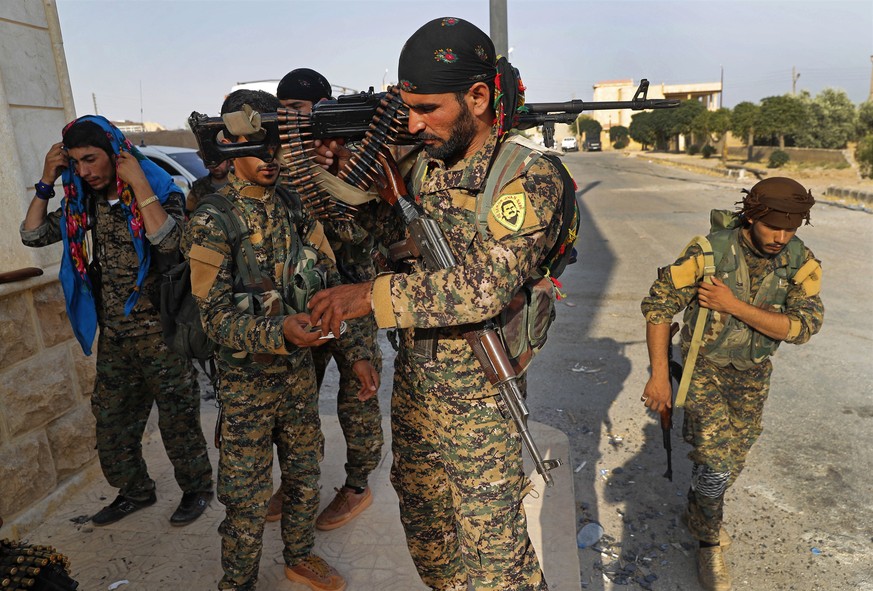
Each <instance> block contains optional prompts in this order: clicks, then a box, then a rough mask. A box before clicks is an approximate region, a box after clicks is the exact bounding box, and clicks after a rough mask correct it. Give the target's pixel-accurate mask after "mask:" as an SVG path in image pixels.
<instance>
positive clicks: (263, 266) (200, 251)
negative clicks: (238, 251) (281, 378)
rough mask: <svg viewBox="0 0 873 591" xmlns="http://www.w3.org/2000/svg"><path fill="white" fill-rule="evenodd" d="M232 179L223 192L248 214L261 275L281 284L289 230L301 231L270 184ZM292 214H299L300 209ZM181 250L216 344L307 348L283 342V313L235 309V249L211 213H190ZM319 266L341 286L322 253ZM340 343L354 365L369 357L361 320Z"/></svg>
mask: <svg viewBox="0 0 873 591" xmlns="http://www.w3.org/2000/svg"><path fill="white" fill-rule="evenodd" d="M228 178H229V179H230V182H229V183H228V185H227V186H226V187H224V188H223V189H221V191H220V193H222V194H224V195H227V196H229V197H231V198H233V199H234V200H235V202H236V205H237V207H238V208H239V210H240V211H241V212H242V214H243V216H244V217H245V220H244V222H245V225H246V226H247V227H248V229H249V231H250V232H251V242H252V246H253V248H254V253H255V258H256V259H257V261H258V263H259V267H260V272H261V274H262V275H263V276H264V277H265V278H269V279H270V280H271V281H272V283H273V285H274V286H281V285H282V276H283V271H284V267H285V264H286V261H287V260H288V258H289V255H290V249H291V246H292V234H291V233H292V232H293V233H298V232H299V229H298V227H297V226H296V225H295V223H294V222H293V220H292V215H289V212H288V210H287V208H286V206H285V205H284V204H283V203H282V201H281V200H280V199H279V198H278V197H277V196H276V194H275V190H274V189H273V188H272V187H270V188H264V187H260V186H258V185H255V184H252V183H248V182H246V181H243V180H241V179H239V178H237V177H236V176H235V175H233V173H231V174H229V175H228ZM292 214H293V215H295V216H299V215H301V214H300V212H292ZM298 235H299V234H298ZM183 252H185V253H186V256H188V257H189V259H190V261H191V290H192V293H193V294H194V297H195V298H196V299H197V302H198V304H199V305H200V314H201V318H202V320H203V325H204V328H205V329H206V333H207V334H208V335H209V336H210V337H211V338H212V339H213V340H214V341H215V342H217V343H218V344H220V345H222V346H224V347H228V348H230V349H233V350H235V351H246V352H250V353H270V354H278V355H294V354H298V353H301V352H302V351H303V350H301V349H297V348H296V347H295V346H294V345H292V344H290V343H288V342H286V341H285V337H284V334H283V331H282V324H283V321H284V319H285V316H286V313H285V312H282V313H280V314H279V315H275V316H264V315H262V314H253V313H252V312H251V311H242V310H240V309H239V308H238V307H237V305H236V304H235V300H234V293H235V291H236V289H235V287H234V283H235V280H237V279H238V278H237V277H235V275H234V268H235V253H233V252H231V244H229V243H228V241H227V237H226V236H225V234H224V231H223V230H222V229H221V228H220V227H219V225H218V223H217V222H216V221H215V220H214V219H213V218H212V217H211V216H210V214H209V213H208V212H206V211H197V212H195V213H194V215H192V217H191V220H190V221H189V222H188V227H187V228H186V232H185V236H184V240H183ZM295 262H296V261H295ZM317 265H319V266H320V267H322V268H323V269H324V270H325V271H326V274H327V283H328V285H329V286H334V285H339V284H340V277H339V274H338V273H337V271H336V266H335V265H334V264H333V262H332V261H331V260H330V259H329V258H327V256H325V255H324V254H323V253H322V252H320V251H318V261H317ZM278 289H281V287H278ZM337 346H338V347H341V348H343V349H344V351H345V354H346V355H347V357H348V359H350V360H351V362H352V363H354V362H355V361H358V360H360V359H369V358H370V355H371V354H370V352H369V349H368V347H367V343H366V339H365V338H364V337H363V336H362V334H361V327H360V323H359V322H349V330H348V331H347V332H346V334H345V335H344V336H343V337H342V338H340V339H338V341H337Z"/></svg>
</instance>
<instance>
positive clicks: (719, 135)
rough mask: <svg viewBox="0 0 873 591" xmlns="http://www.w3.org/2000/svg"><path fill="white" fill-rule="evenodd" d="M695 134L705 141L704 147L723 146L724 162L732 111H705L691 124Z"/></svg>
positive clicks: (723, 109) (722, 109)
mask: <svg viewBox="0 0 873 591" xmlns="http://www.w3.org/2000/svg"><path fill="white" fill-rule="evenodd" d="M691 125H692V128H693V130H694V134H695V135H696V136H699V137H700V138H701V139H702V140H703V145H704V146H710V145H713V144H720V145H721V153H722V156H721V157H722V160H724V159H725V158H726V157H727V137H726V136H727V132H728V131H729V130H730V128H731V111H730V109H725V108H721V109H717V110H715V111H709V110H706V109H704V110H703V111H701V112H700V113H698V114H697V116H696V117H695V118H694V121H692V122H691Z"/></svg>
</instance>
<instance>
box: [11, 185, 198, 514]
mask: <svg viewBox="0 0 873 591" xmlns="http://www.w3.org/2000/svg"><path fill="white" fill-rule="evenodd" d="M95 209H96V215H95V216H94V220H95V221H94V225H93V227H92V228H91V230H92V236H93V237H94V242H95V253H94V258H95V260H96V261H98V262H99V266H100V270H101V279H100V281H99V284H100V288H99V290H97V291H98V294H99V297H97V298H96V300H97V302H96V304H97V318H98V323H99V326H100V336H99V338H98V344H97V381H96V384H95V386H94V393H93V394H92V396H91V409H92V411H93V412H94V416H95V417H96V418H97V452H98V456H99V458H100V465H101V467H102V469H103V474H104V475H105V476H106V480H107V481H108V482H109V484H111V485H112V486H114V487H117V488H119V489H121V490H120V494H121V495H123V496H125V497H128V498H131V499H135V500H143V499H146V498H148V497H149V496H150V494H151V492H152V491H153V490H154V489H155V483H154V481H153V480H152V479H151V478H150V477H149V474H148V470H147V468H146V465H145V461H144V460H143V457H142V435H143V431H144V430H145V425H146V421H147V420H148V417H149V412H150V411H151V408H152V404H153V403H156V404H157V406H158V424H159V426H160V430H161V439H162V440H163V443H164V447H165V448H166V450H167V455H168V456H169V458H170V461H171V462H172V463H173V467H174V469H175V477H176V481H177V482H178V483H179V487H180V488H181V489H182V491H183V492H185V493H196V492H207V491H211V490H212V466H211V465H210V463H209V459H208V457H207V456H206V440H205V438H204V437H203V430H202V429H201V427H200V397H199V395H198V391H197V383H196V378H195V374H194V368H193V366H192V364H191V361H190V360H189V359H186V358H184V357H181V356H179V355H178V354H176V353H174V352H172V351H170V350H169V349H168V348H167V346H166V345H165V344H164V340H163V336H162V333H161V323H160V313H159V311H158V310H157V309H156V308H155V306H154V304H153V302H152V300H153V296H154V295H155V294H156V291H157V288H158V283H159V280H160V275H159V272H158V267H159V266H160V259H161V257H162V256H167V257H169V258H170V259H171V260H173V259H174V254H175V253H177V252H178V249H179V241H180V237H181V233H182V231H181V227H182V225H181V224H182V219H183V218H182V215H183V212H182V196H181V195H180V194H178V193H173V194H171V195H170V197H169V199H168V200H167V202H166V203H165V204H164V209H165V210H166V211H167V213H168V214H169V216H170V217H169V218H168V219H167V221H166V222H165V223H164V225H163V226H162V227H161V228H160V229H159V230H158V231H157V232H156V233H155V234H152V235H148V239H149V241H150V243H151V248H152V262H151V267H150V269H149V274H148V276H147V277H146V279H145V281H144V283H143V286H142V291H143V295H148V296H150V297H141V298H139V300H138V302H137V304H136V307H135V308H134V309H133V311H132V312H131V313H130V315H129V316H125V315H124V303H125V300H126V299H127V297H128V296H129V295H130V292H131V290H132V289H133V286H134V285H135V283H136V277H137V271H138V268H139V261H138V259H137V256H136V252H135V251H134V248H133V245H132V244H131V238H130V230H129V229H128V223H127V217H126V215H125V214H124V212H123V211H122V209H121V206H120V205H118V204H116V205H109V203H108V202H106V201H105V200H102V199H101V200H100V201H99V202H98V203H97V204H96V206H95ZM60 219H61V212H60V210H58V211H55V212H53V213H51V214H49V215H48V217H47V218H46V221H45V223H44V224H43V225H42V226H40V227H38V228H36V229H34V230H31V231H24V230H22V231H21V237H22V240H23V241H24V243H25V244H26V245H28V246H45V245H47V244H52V243H54V242H59V241H60V240H61V230H60V225H59V223H60ZM132 384H136V387H132V386H131V385H132Z"/></svg>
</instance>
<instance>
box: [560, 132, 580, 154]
mask: <svg viewBox="0 0 873 591" xmlns="http://www.w3.org/2000/svg"><path fill="white" fill-rule="evenodd" d="M561 149H562V150H563V151H565V152H578V151H579V143H578V142H577V141H576V138H574V137H573V136H572V135H568V136H567V137H565V138H564V139H562V140H561Z"/></svg>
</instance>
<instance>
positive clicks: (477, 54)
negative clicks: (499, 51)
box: [397, 17, 524, 135]
mask: <svg viewBox="0 0 873 591" xmlns="http://www.w3.org/2000/svg"><path fill="white" fill-rule="evenodd" d="M397 72H398V76H399V78H400V82H399V83H398V86H399V87H400V90H403V91H405V92H410V93H415V94H441V93H444V92H458V91H465V90H467V89H468V88H470V86H472V85H473V84H475V83H476V82H484V83H486V84H488V86H489V87H490V88H491V89H492V92H493V96H494V105H493V106H494V111H495V113H496V117H495V121H494V123H495V124H496V125H498V127H499V133H500V135H503V134H504V133H506V131H508V129H509V127H511V124H512V118H513V117H514V116H515V114H516V112H517V111H518V110H519V109H521V108H522V106H523V105H524V86H523V85H522V83H521V78H520V77H519V74H518V70H516V69H515V68H513V67H512V65H511V64H510V63H509V62H508V61H506V58H504V57H502V56H501V57H500V58H499V59H498V57H497V56H496V55H495V51H494V43H493V42H492V41H491V39H490V38H489V37H488V35H486V34H485V33H484V32H483V31H482V30H481V29H479V28H478V27H477V26H476V25H474V24H472V23H469V22H467V21H465V20H463V19H460V18H454V17H443V18H438V19H434V20H432V21H430V22H429V23H427V24H426V25H424V26H422V27H421V28H420V29H418V30H417V31H416V32H415V33H413V34H412V36H411V37H410V38H409V39H408V40H407V41H406V44H405V45H404V46H403V49H402V50H401V52H400V64H399V66H398V69H397ZM506 114H509V115H510V119H509V121H507V120H506Z"/></svg>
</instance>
